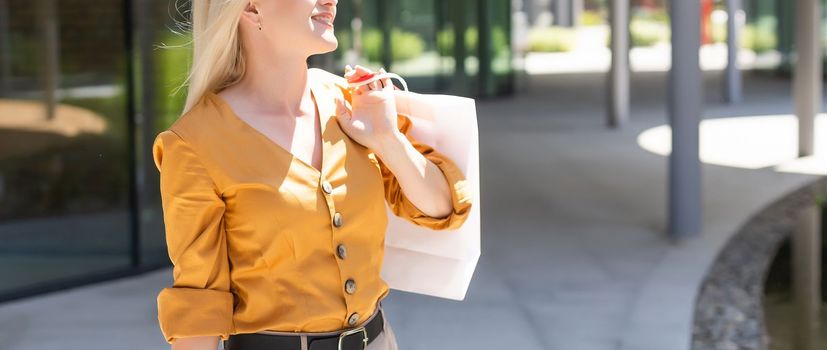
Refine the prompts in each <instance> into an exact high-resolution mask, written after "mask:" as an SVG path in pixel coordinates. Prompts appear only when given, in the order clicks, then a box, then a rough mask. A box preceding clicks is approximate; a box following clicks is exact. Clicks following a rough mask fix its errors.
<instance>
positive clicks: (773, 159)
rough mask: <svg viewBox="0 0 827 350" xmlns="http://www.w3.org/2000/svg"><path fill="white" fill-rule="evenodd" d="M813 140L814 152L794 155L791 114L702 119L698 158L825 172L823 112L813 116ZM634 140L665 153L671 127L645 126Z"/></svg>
mask: <svg viewBox="0 0 827 350" xmlns="http://www.w3.org/2000/svg"><path fill="white" fill-rule="evenodd" d="M815 139H816V145H815V155H814V156H811V157H802V158H798V157H797V152H798V120H797V119H796V118H795V116H793V115H767V116H743V117H730V118H713V119H705V120H703V121H701V125H700V157H701V161H702V162H704V163H708V164H715V165H722V166H730V167H737V168H745V169H759V168H765V167H774V169H775V170H776V171H779V172H790V173H801V174H813V175H827V115H819V116H818V118H816V137H815ZM637 142H638V145H640V146H641V147H642V148H643V149H645V150H647V151H650V152H652V153H655V154H659V155H663V156H667V155H669V154H670V153H671V151H672V149H671V142H672V134H671V128H670V127H669V125H661V126H657V127H654V128H651V129H648V130H646V131H644V132H642V133H641V134H640V135H638V138H637Z"/></svg>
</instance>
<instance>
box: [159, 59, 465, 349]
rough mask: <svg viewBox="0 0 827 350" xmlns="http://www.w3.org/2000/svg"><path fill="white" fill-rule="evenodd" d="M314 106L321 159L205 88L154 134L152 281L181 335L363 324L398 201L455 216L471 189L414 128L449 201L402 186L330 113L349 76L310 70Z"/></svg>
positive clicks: (420, 217) (405, 208)
mask: <svg viewBox="0 0 827 350" xmlns="http://www.w3.org/2000/svg"><path fill="white" fill-rule="evenodd" d="M308 82H309V84H310V85H311V92H312V94H313V97H314V101H315V103H316V107H317V109H318V111H319V118H320V122H321V123H320V124H321V131H322V140H323V147H322V155H323V156H322V158H323V161H322V163H323V165H322V170H321V171H319V170H317V169H316V168H315V167H313V166H311V165H309V164H307V163H305V162H304V161H302V160H300V159H299V158H296V157H295V156H293V154H292V153H290V152H289V151H288V150H287V149H285V148H283V147H281V146H280V145H278V144H276V143H275V142H273V141H272V140H270V139H269V138H268V137H267V136H265V135H264V134H263V133H261V132H259V131H258V130H257V129H254V128H253V127H252V126H250V125H249V124H247V123H246V122H245V121H243V120H242V119H240V118H239V117H238V116H237V115H235V114H234V113H233V111H232V109H231V108H230V107H229V105H228V104H227V103H226V102H225V101H224V100H223V99H222V98H221V97H220V96H218V95H216V94H215V93H212V92H210V93H207V94H205V95H204V96H203V97H202V98H201V100H200V101H199V102H198V103H197V105H195V106H194V107H193V108H192V109H191V110H190V111H188V112H187V113H185V114H183V115H182V116H181V117H180V118H178V120H176V121H175V122H174V123H173V124H172V125H171V126H170V127H169V128H167V130H164V131H162V132H160V133H159V134H158V135H157V137H156V138H155V141H154V143H153V146H152V152H153V157H154V160H155V165H156V167H157V168H158V170H159V171H160V191H161V198H162V207H163V217H164V225H165V229H166V242H167V248H168V252H169V257H170V260H171V261H172V264H173V280H174V282H173V285H172V286H171V287H168V288H163V289H162V290H161V291H160V293H159V294H158V298H157V302H158V321H159V325H160V328H161V331H162V333H163V335H164V337H165V338H166V340H167V342H168V343H170V344H171V343H172V342H173V339H174V338H178V337H187V336H208V335H218V336H220V337H221V339H222V340H226V339H228V338H229V335H230V334H236V333H252V332H256V331H260V330H274V331H296V332H327V331H334V330H339V329H343V328H350V327H354V326H358V325H360V324H362V321H364V320H366V319H367V317H368V316H370V315H372V314H373V312H374V311H375V308H376V307H377V303H378V302H379V301H380V300H381V299H383V298H385V297H386V296H387V294H388V292H389V289H388V285H387V284H386V283H385V282H384V281H383V280H382V279H381V277H380V274H379V273H380V269H381V266H382V258H383V254H384V249H383V247H384V239H385V230H386V225H387V215H386V207H385V205H386V204H385V203H387V204H388V205H389V206H390V208H392V211H393V213H394V214H395V215H398V216H400V217H402V218H405V219H407V220H409V221H411V222H413V223H415V224H417V225H422V226H426V227H429V228H432V229H437V230H440V229H452V228H456V227H459V226H460V225H461V224H462V223H463V222H464V221H465V219H466V218H467V216H468V214H469V213H470V207H471V201H470V199H471V194H470V192H469V191H470V190H469V189H468V186H467V184H466V180H465V177H464V176H463V174H462V172H461V170H460V169H459V168H458V167H457V165H456V164H455V163H454V162H453V161H451V160H450V159H449V158H447V157H445V156H444V155H443V154H441V153H439V152H437V151H435V150H434V149H433V148H431V147H430V146H428V145H425V144H422V143H419V142H417V141H416V140H415V139H413V138H412V137H411V136H410V135H408V131H409V130H410V128H411V124H410V120H409V119H408V118H407V117H406V116H404V115H401V114H400V115H398V121H399V129H400V131H402V132H403V133H405V135H406V136H407V138H408V139H409V140H410V141H411V142H412V144H413V145H414V146H415V148H416V149H417V150H418V151H420V153H422V154H423V155H424V156H425V157H426V158H427V159H429V160H430V161H431V162H433V163H434V164H435V165H437V166H438V167H439V168H440V169H441V170H442V172H443V173H444V175H445V177H446V179H447V180H448V182H449V184H450V188H451V199H452V202H453V212H452V213H451V214H449V215H448V216H446V217H442V218H436V217H430V216H428V215H426V214H424V213H423V212H421V211H420V210H419V209H417V208H416V207H415V206H414V205H413V204H412V203H411V202H410V201H409V200H408V199H407V197H406V196H405V194H404V193H403V192H402V189H401V187H400V186H399V183H398V182H397V180H396V178H395V177H394V175H393V174H392V173H391V172H390V171H389V170H388V169H387V168H385V167H384V164H383V162H382V161H381V159H379V158H378V157H377V156H376V155H375V154H374V153H373V152H372V151H371V150H370V149H368V148H366V147H364V146H362V145H361V144H359V143H357V142H355V141H354V140H352V139H351V138H349V137H348V136H347V134H345V133H344V131H342V129H340V127H339V125H338V122H337V121H336V117H335V113H336V105H335V100H334V98H337V97H338V98H344V99H345V100H346V101H348V106H349V102H350V94H349V91H348V89H347V82H346V81H345V79H344V78H342V77H339V76H337V75H334V74H332V73H329V72H326V71H324V70H320V69H315V68H313V69H309V70H308Z"/></svg>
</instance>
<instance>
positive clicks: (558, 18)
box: [553, 0, 574, 27]
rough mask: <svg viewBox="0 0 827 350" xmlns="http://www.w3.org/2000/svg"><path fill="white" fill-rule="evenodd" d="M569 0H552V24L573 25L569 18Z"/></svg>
mask: <svg viewBox="0 0 827 350" xmlns="http://www.w3.org/2000/svg"><path fill="white" fill-rule="evenodd" d="M571 5H572V3H571V0H554V12H553V14H554V25H556V26H560V27H571V26H572V25H574V23H573V22H572V18H571Z"/></svg>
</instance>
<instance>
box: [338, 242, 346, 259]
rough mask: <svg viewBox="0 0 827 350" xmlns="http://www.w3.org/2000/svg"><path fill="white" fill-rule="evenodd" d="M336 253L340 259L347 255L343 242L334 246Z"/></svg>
mask: <svg viewBox="0 0 827 350" xmlns="http://www.w3.org/2000/svg"><path fill="white" fill-rule="evenodd" d="M336 254H337V255H339V258H340V259H344V258H346V257H347V249H345V245H344V244H339V246H338V247H336Z"/></svg>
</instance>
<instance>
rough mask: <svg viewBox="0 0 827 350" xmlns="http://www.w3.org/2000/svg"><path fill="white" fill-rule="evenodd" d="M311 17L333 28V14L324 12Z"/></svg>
mask: <svg viewBox="0 0 827 350" xmlns="http://www.w3.org/2000/svg"><path fill="white" fill-rule="evenodd" d="M310 18H311V19H313V20H314V21H316V22H318V23H321V24H323V25H325V26H328V27H331V28H333V15H332V14H329V13H322V14H318V15H315V16H313V17H310Z"/></svg>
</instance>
